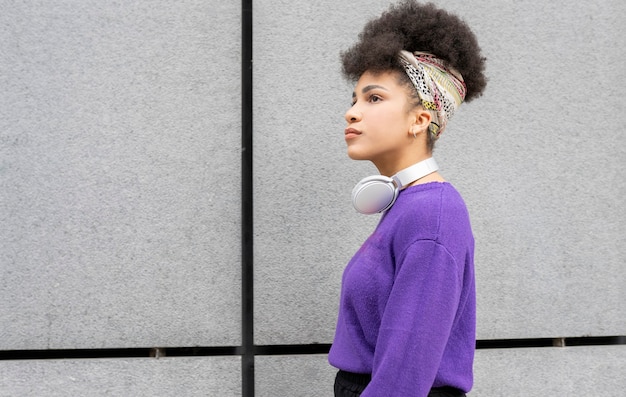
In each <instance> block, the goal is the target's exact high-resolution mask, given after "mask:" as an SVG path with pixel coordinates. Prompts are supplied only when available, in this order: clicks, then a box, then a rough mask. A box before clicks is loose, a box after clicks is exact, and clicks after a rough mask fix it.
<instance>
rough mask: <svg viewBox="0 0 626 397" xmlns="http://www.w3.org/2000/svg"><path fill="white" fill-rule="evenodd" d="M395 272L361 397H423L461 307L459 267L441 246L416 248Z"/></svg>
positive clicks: (419, 245) (424, 243)
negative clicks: (369, 380) (369, 371)
mask: <svg viewBox="0 0 626 397" xmlns="http://www.w3.org/2000/svg"><path fill="white" fill-rule="evenodd" d="M396 266H397V268H396V276H395V281H394V285H393V287H392V290H391V293H390V295H389V299H388V301H387V305H386V306H385V311H384V314H383V317H382V322H381V325H380V330H379V335H378V340H377V343H376V351H375V352H374V364H373V370H372V381H371V382H370V384H369V385H368V387H367V388H366V389H365V391H364V392H363V394H362V397H380V396H424V397H425V396H427V395H428V392H429V390H430V388H431V387H432V385H433V382H434V380H435V376H436V374H437V370H438V368H439V365H440V363H441V358H442V356H443V352H444V349H445V347H446V344H447V342H448V337H449V335H450V331H451V328H452V324H453V322H454V318H455V315H456V311H457V307H458V304H459V298H460V294H461V288H462V274H463V269H462V268H460V267H462V264H461V265H457V263H456V262H455V260H454V258H453V257H452V256H451V255H450V253H449V252H448V251H447V250H446V249H445V248H444V247H443V246H441V245H440V244H438V243H436V242H434V241H431V240H420V241H417V242H414V243H413V244H411V245H410V246H409V247H408V248H407V250H406V251H405V252H404V253H403V254H402V255H401V256H400V257H399V258H397V264H396Z"/></svg>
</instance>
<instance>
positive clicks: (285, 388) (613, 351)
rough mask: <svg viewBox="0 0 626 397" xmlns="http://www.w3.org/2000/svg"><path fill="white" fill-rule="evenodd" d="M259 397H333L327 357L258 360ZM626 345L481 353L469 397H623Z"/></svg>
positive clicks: (484, 351)
mask: <svg viewBox="0 0 626 397" xmlns="http://www.w3.org/2000/svg"><path fill="white" fill-rule="evenodd" d="M256 371H257V377H256V391H257V396H260V397H273V396H298V397H317V396H320V397H324V396H329V397H330V396H332V395H333V393H332V384H333V381H334V377H335V373H336V369H334V368H333V367H331V366H330V365H329V364H328V362H327V358H326V356H325V355H314V356H269V357H257V361H256ZM625 371H626V346H623V345H622V346H581V347H566V348H556V347H554V348H553V347H546V348H526V349H494V350H478V351H477V352H476V360H475V363H474V376H475V379H474V388H473V389H472V391H471V392H470V393H469V394H468V396H476V397H478V396H480V397H501V396H519V397H539V396H569V395H573V396H607V397H609V396H610V397H622V396H623V395H624V390H626V377H624V372H625Z"/></svg>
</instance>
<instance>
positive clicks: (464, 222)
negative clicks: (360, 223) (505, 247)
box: [383, 182, 469, 241]
mask: <svg viewBox="0 0 626 397" xmlns="http://www.w3.org/2000/svg"><path fill="white" fill-rule="evenodd" d="M385 221H387V222H388V223H389V226H390V227H391V228H393V229H394V231H395V232H396V233H401V234H408V235H410V237H409V236H407V237H409V239H410V240H414V241H415V240H419V239H425V240H436V241H438V240H440V238H441V236H442V233H443V234H444V235H448V234H449V229H455V230H458V231H462V230H467V229H469V215H468V213H467V208H466V206H465V202H464V200H463V198H462V197H461V195H460V194H459V192H458V191H457V190H456V189H455V188H454V186H452V185H451V184H450V183H448V182H443V183H441V182H432V183H426V184H423V185H415V186H411V187H409V188H407V189H405V190H403V191H402V192H400V195H399V196H398V200H397V201H396V203H395V204H394V206H393V207H391V209H390V210H389V211H388V212H387V213H386V214H385V218H384V219H383V222H385Z"/></svg>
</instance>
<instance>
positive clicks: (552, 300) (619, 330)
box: [254, 1, 626, 344]
mask: <svg viewBox="0 0 626 397" xmlns="http://www.w3.org/2000/svg"><path fill="white" fill-rule="evenodd" d="M439 3H440V5H441V6H443V7H445V8H446V9H448V10H450V11H452V12H455V13H457V14H458V15H460V16H462V17H463V19H465V20H466V21H467V22H468V23H469V24H470V25H471V27H472V28H473V29H474V31H475V32H476V34H477V36H478V39H479V42H480V43H481V45H482V47H483V51H484V55H485V56H486V57H487V59H488V63H487V74H488V77H489V85H488V87H487V91H486V92H485V94H484V96H483V97H482V98H479V99H477V100H476V101H475V102H474V103H469V104H465V105H464V106H462V107H461V109H460V111H459V112H458V114H457V115H456V116H455V118H454V119H453V120H452V122H451V123H450V126H449V129H448V131H446V133H445V134H444V136H443V137H442V138H441V140H440V142H439V143H438V146H437V148H436V151H435V156H436V158H437V159H438V161H439V163H440V166H441V167H442V169H443V173H444V175H445V176H446V177H447V178H448V179H449V180H450V181H451V182H452V183H453V184H455V186H457V188H458V189H459V190H460V191H461V193H462V194H463V195H464V197H465V199H466V201H467V203H468V207H469V208H470V211H471V215H472V220H473V225H474V229H475V234H476V239H477V252H476V265H477V277H478V287H479V297H478V303H479V328H478V331H479V338H483V339H489V338H528V337H546V336H550V337H552V336H564V335H566V336H581V335H621V334H624V333H625V332H626V320H625V319H626V312H625V310H626V309H625V308H624V306H623V305H622V304H621V302H623V301H624V298H625V296H624V289H623V288H622V286H623V285H624V284H625V282H626V279H625V277H626V276H625V275H624V272H623V270H622V268H623V266H622V265H623V263H624V261H625V260H626V251H625V250H624V247H625V246H626V244H624V243H625V241H624V238H625V237H624V236H626V223H625V222H624V219H626V214H625V213H624V205H623V197H624V192H625V191H624V188H625V187H624V186H625V183H624V180H623V178H622V177H621V176H620V175H621V174H620V172H621V169H622V168H623V167H624V166H625V165H626V164H625V163H624V161H625V159H626V155H625V154H626V153H625V150H626V149H625V148H626V141H625V139H626V138H625V135H624V134H620V133H619V129H620V128H621V127H620V126H623V125H624V114H626V112H624V110H626V109H624V106H625V105H624V103H623V101H619V100H613V99H610V98H619V96H620V92H621V91H622V90H623V88H624V87H623V84H621V83H616V84H615V83H614V82H621V81H622V80H623V79H622V78H621V77H623V76H624V69H623V68H622V67H621V65H622V64H623V62H624V60H625V59H626V50H625V48H626V45H624V44H626V43H625V42H624V40H625V39H624V36H623V35H622V34H621V29H622V28H621V27H622V26H623V23H624V22H626V20H625V17H624V15H626V12H624V11H625V10H624V7H625V6H624V4H623V3H620V2H617V1H609V2H608V3H607V2H602V3H597V2H596V3H581V4H578V5H577V6H576V7H571V5H570V4H569V3H567V4H566V3H564V2H556V3H554V2H553V3H550V4H549V5H547V4H545V3H543V2H537V1H530V2H526V3H523V4H522V3H512V2H505V3H498V7H493V3H492V2H487V1H484V2H472V3H467V2H462V1H451V2H445V4H444V3H441V2H439ZM387 6H388V2H386V1H371V2H365V3H363V4H361V3H360V4H359V7H358V12H354V11H355V10H354V9H353V8H352V7H348V6H347V5H345V4H342V3H336V2H321V3H315V5H313V4H309V5H306V6H304V5H303V6H301V7H296V8H294V7H292V6H291V5H290V4H287V3H284V2H265V1H259V2H255V9H254V10H255V14H254V15H255V64H254V67H255V90H254V93H255V113H254V115H255V116H254V117H255V167H256V168H255V176H256V179H255V183H256V184H255V192H256V201H255V216H256V218H255V222H256V223H255V244H256V251H255V252H256V257H255V262H256V264H257V268H256V273H255V279H256V280H258V282H257V283H256V290H255V298H256V301H255V302H256V312H255V321H256V326H257V329H256V338H257V343H264V344H266V343H309V342H329V341H330V340H331V338H332V329H333V327H334V321H335V315H336V305H337V296H338V289H339V279H340V275H341V271H342V269H343V267H344V265H345V263H346V262H347V260H348V259H349V258H350V256H351V255H352V254H353V253H354V252H355V251H356V249H357V248H358V246H359V245H360V243H361V242H362V241H363V240H364V239H365V238H366V236H367V235H368V234H369V233H370V232H371V230H372V229H373V227H374V225H375V223H376V217H370V218H366V217H363V216H360V215H357V214H355V213H354V211H353V210H352V208H351V206H350V203H349V195H350V191H351V189H352V186H353V185H354V183H355V182H357V181H358V180H359V179H360V178H361V177H363V176H366V175H368V174H370V173H373V172H375V171H374V169H373V168H372V167H371V166H368V165H367V164H363V163H356V162H352V161H350V160H348V159H347V158H346V155H345V149H344V142H343V140H342V136H341V132H342V130H343V127H344V121H343V114H344V112H345V110H346V109H347V108H348V104H349V96H350V93H351V90H352V87H351V86H350V85H349V84H347V83H345V82H343V81H342V80H341V77H340V76H339V63H338V53H339V51H340V50H342V49H345V48H347V47H348V46H349V45H350V44H351V43H352V42H353V41H354V40H355V38H356V35H357V33H358V32H359V31H360V29H361V27H362V25H363V23H364V21H365V20H366V19H367V18H369V17H371V16H376V15H378V14H379V13H380V11H382V10H383V9H385V8H386V7H387ZM557 15H558V18H555V16H557ZM597 20H602V21H603V22H602V23H601V24H598V23H596V21H597ZM572 32H574V33H572ZM609 43H611V44H609ZM608 46H610V47H611V50H608ZM598 48H605V49H606V50H598ZM592 92H595V93H597V94H598V95H600V96H601V97H603V98H607V101H601V102H602V106H603V109H604V110H603V112H602V114H603V115H597V114H594V116H593V117H585V114H588V111H589V109H590V105H589V101H588V99H589V94H590V93H592ZM592 96H593V95H592ZM586 110H587V112H585V111H586ZM592 113H593V112H592ZM594 131H596V132H594ZM599 131H605V132H606V133H599Z"/></svg>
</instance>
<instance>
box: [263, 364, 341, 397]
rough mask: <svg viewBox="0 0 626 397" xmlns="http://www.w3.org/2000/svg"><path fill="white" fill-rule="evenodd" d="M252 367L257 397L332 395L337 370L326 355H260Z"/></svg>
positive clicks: (316, 396) (320, 396)
mask: <svg viewBox="0 0 626 397" xmlns="http://www.w3.org/2000/svg"><path fill="white" fill-rule="evenodd" d="M255 366H256V374H257V376H256V385H255V394H256V396H257V397H275V396H293V397H326V396H332V395H333V382H334V381H335V374H336V373H337V370H336V369H335V368H333V367H331V366H330V365H329V364H328V360H327V357H326V355H321V354H320V355H305V356H260V357H257V359H256V363H255Z"/></svg>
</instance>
